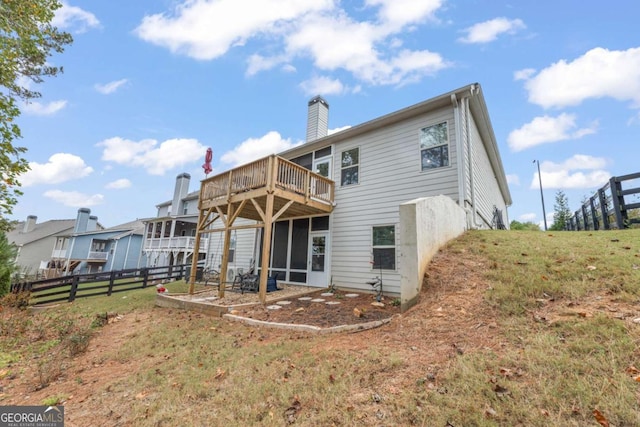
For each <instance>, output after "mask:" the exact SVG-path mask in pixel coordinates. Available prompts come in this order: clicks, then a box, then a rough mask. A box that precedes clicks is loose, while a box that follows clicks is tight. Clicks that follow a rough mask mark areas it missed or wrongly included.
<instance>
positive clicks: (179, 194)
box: [142, 173, 208, 267]
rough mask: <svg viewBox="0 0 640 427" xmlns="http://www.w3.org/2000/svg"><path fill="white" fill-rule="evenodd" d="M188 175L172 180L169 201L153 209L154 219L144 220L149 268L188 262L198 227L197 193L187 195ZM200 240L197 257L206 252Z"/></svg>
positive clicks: (204, 245)
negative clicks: (155, 211) (172, 185)
mask: <svg viewBox="0 0 640 427" xmlns="http://www.w3.org/2000/svg"><path fill="white" fill-rule="evenodd" d="M190 181H191V175H189V174H188V173H182V174H180V175H178V176H177V177H176V182H175V188H174V193H173V199H172V200H168V201H166V202H163V203H160V204H159V205H156V207H157V209H158V214H157V215H156V217H155V218H144V219H142V222H143V223H144V226H145V232H144V243H143V249H142V250H143V252H144V253H145V254H146V257H147V264H148V266H149V267H161V266H167V265H179V264H186V263H188V262H191V255H192V254H193V248H194V244H195V240H196V239H195V236H196V228H197V223H198V192H197V191H196V192H192V193H189V183H190ZM207 243H208V242H207V240H206V239H203V242H201V247H200V250H199V253H200V254H202V255H201V257H202V258H204V257H205V256H206V254H207V252H208V248H207Z"/></svg>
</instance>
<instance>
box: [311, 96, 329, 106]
mask: <svg viewBox="0 0 640 427" xmlns="http://www.w3.org/2000/svg"><path fill="white" fill-rule="evenodd" d="M318 102H320V103H322V104H324V105H326V106H327V108H329V103H328V102H327V100H326V99H324V98H323V97H321V96H320V95H316V96H314V97H313V98H311V100H310V101H309V107H311V106H312V105H313V104H315V103H318Z"/></svg>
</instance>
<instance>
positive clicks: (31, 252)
mask: <svg viewBox="0 0 640 427" xmlns="http://www.w3.org/2000/svg"><path fill="white" fill-rule="evenodd" d="M37 221H38V217H37V216H35V215H29V216H28V217H27V220H26V221H20V222H18V223H17V224H16V226H15V228H14V229H13V230H11V231H9V232H8V233H7V240H8V241H9V243H13V244H15V245H16V247H17V249H18V255H17V257H16V265H17V266H18V267H19V269H20V273H22V274H25V275H28V276H31V275H36V274H37V273H38V269H39V268H40V265H41V263H42V262H43V261H46V260H49V258H50V257H51V248H52V247H53V246H54V244H55V243H56V240H57V238H58V237H60V236H63V235H65V234H67V233H70V232H72V231H73V229H74V227H75V224H76V220H75V219H54V220H49V221H45V222H41V223H38V222H37Z"/></svg>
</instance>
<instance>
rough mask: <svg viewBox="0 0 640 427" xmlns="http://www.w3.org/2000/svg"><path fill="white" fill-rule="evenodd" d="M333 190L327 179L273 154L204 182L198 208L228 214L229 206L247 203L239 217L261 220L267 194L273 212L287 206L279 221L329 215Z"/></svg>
mask: <svg viewBox="0 0 640 427" xmlns="http://www.w3.org/2000/svg"><path fill="white" fill-rule="evenodd" d="M334 190H335V185H334V182H333V181H331V180H330V179H328V178H325V177H323V176H322V175H318V174H316V173H313V172H311V171H310V170H308V169H306V168H304V167H302V166H299V165H297V164H295V163H293V162H290V161H288V160H286V159H283V158H281V157H277V156H275V155H272V156H269V157H265V158H263V159H260V160H256V161H254V162H251V163H249V164H246V165H243V166H240V167H237V168H235V169H232V170H230V171H227V172H224V173H222V174H219V175H216V176H213V177H211V178H207V179H205V180H203V181H202V186H201V188H200V201H199V205H198V208H199V209H200V210H201V211H203V210H204V211H207V210H210V209H213V211H214V212H218V209H220V210H221V211H222V213H223V214H225V215H227V214H228V210H227V209H228V207H229V204H231V205H237V206H239V205H240V204H241V203H243V202H245V201H250V202H251V203H246V202H245V203H244V204H243V209H242V213H241V214H240V215H239V216H240V217H242V218H249V219H253V220H256V221H262V220H263V215H262V214H263V213H264V212H265V209H266V200H267V195H268V194H273V195H274V206H273V207H274V210H275V212H279V211H280V210H281V209H283V208H284V207H285V206H287V205H288V206H287V207H286V209H285V211H284V212H282V214H281V217H282V218H286V217H294V216H305V215H313V214H321V213H330V212H331V211H332V210H333V205H334ZM291 202H292V203H291Z"/></svg>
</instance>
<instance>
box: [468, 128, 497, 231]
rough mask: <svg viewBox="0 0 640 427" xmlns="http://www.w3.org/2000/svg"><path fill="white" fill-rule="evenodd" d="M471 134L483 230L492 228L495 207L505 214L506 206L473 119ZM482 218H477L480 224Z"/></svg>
mask: <svg viewBox="0 0 640 427" xmlns="http://www.w3.org/2000/svg"><path fill="white" fill-rule="evenodd" d="M470 134H471V144H472V149H471V152H472V156H473V181H474V185H475V199H476V200H475V201H476V211H477V217H480V218H482V222H483V223H484V224H483V226H482V228H490V227H491V222H492V218H493V209H494V207H497V208H498V209H500V210H502V211H503V212H505V211H506V206H505V204H504V199H503V197H502V194H501V192H500V187H499V186H498V182H497V180H496V177H495V174H494V172H493V168H492V167H491V162H490V161H489V156H488V155H487V151H486V149H485V147H484V144H483V142H482V138H481V137H480V133H479V132H478V127H477V126H476V123H475V120H473V118H472V119H471V126H470ZM480 218H477V221H478V222H479V221H480Z"/></svg>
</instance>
